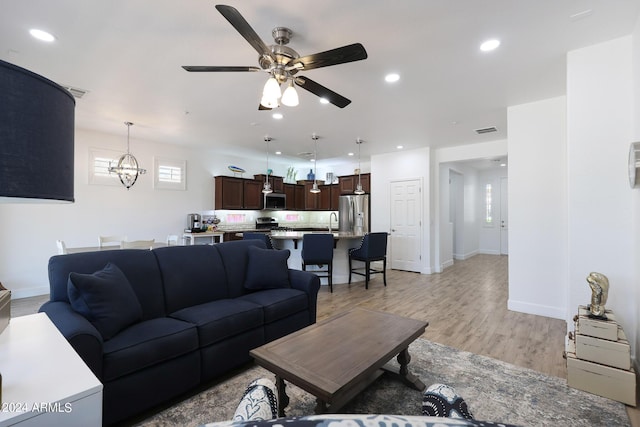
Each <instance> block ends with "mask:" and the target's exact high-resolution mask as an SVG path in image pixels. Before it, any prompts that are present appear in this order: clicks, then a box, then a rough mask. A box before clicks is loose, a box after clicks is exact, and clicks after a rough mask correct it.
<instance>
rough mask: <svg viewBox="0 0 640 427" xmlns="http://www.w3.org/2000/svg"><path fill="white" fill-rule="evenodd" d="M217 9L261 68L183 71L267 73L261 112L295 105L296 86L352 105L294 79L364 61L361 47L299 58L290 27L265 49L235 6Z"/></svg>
mask: <svg viewBox="0 0 640 427" xmlns="http://www.w3.org/2000/svg"><path fill="white" fill-rule="evenodd" d="M216 9H218V12H220V13H221V14H222V16H224V17H225V18H226V19H227V21H229V23H230V24H231V25H232V26H233V27H234V28H235V29H236V30H237V31H238V32H239V33H240V35H242V37H244V38H245V39H246V40H247V41H248V42H249V44H250V45H251V46H252V47H253V48H254V49H255V50H256V51H257V52H258V53H259V54H260V56H259V57H258V64H259V65H260V66H259V67H255V66H246V67H245V66H191V65H184V66H182V68H184V69H185V70H187V71H192V72H226V71H234V72H236V71H241V72H244V71H265V72H267V73H269V75H270V77H269V79H268V80H267V83H266V84H265V88H264V91H263V96H262V100H261V101H260V106H259V107H258V108H259V109H261V110H270V109H272V108H275V107H278V106H279V105H280V103H279V100H281V102H282V104H284V105H287V106H295V105H298V95H297V93H296V91H295V86H298V87H301V88H302V89H305V90H307V91H309V92H311V93H313V94H314V95H316V96H319V97H320V98H323V99H325V100H327V101H328V102H330V103H331V104H333V105H336V106H338V107H340V108H344V107H346V106H347V105H349V104H350V103H351V100H349V99H347V98H345V97H344V96H342V95H340V94H337V93H335V92H334V91H332V90H330V89H328V88H326V87H324V86H322V85H321V84H319V83H316V82H314V81H313V80H311V79H309V78H307V77H304V76H297V75H296V74H297V73H298V72H299V71H303V70H312V69H314V68H321V67H328V66H330V65H338V64H344V63H347V62H353V61H360V60H362V59H366V58H367V51H366V50H365V49H364V46H362V44H360V43H354V44H350V45H347V46H342V47H339V48H336V49H331V50H327V51H324V52H319V53H315V54H313V55H307V56H302V57H301V56H300V55H298V53H297V52H296V51H295V50H293V49H291V48H290V47H288V46H286V44H287V43H289V40H290V38H291V34H292V31H291V30H290V29H289V28H286V27H276V28H274V29H273V31H272V35H273V38H274V40H275V43H276V44H274V45H271V46H267V45H266V44H265V43H264V42H263V41H262V39H260V37H259V36H258V34H256V32H255V31H254V30H253V28H251V26H250V25H249V23H248V22H247V21H246V20H245V19H244V18H243V17H242V15H241V14H240V12H238V10H236V9H235V8H234V7H231V6H227V5H222V4H218V5H216ZM286 82H289V86H288V87H287V88H286V89H285V91H284V93H281V92H280V85H281V84H283V83H286Z"/></svg>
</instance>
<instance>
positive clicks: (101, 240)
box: [98, 236, 127, 248]
mask: <svg viewBox="0 0 640 427" xmlns="http://www.w3.org/2000/svg"><path fill="white" fill-rule="evenodd" d="M125 240H127V236H99V237H98V246H99V247H101V248H104V247H105V246H109V247H111V246H116V244H117V246H122V242H124V241H125Z"/></svg>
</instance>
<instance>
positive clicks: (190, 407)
mask: <svg viewBox="0 0 640 427" xmlns="http://www.w3.org/2000/svg"><path fill="white" fill-rule="evenodd" d="M409 353H410V354H411V357H412V359H411V363H410V364H409V367H410V369H411V371H412V372H413V373H414V374H416V375H417V376H418V377H419V378H420V379H421V380H422V382H423V383H424V384H425V385H427V386H429V385H431V384H434V383H442V384H448V385H450V386H452V387H453V388H455V390H456V391H457V392H458V394H459V395H461V396H462V397H463V398H464V399H465V400H466V402H467V404H468V405H469V409H470V410H471V412H472V413H473V415H474V418H475V419H477V420H484V421H493V422H501V423H508V424H516V425H522V426H605V425H606V426H629V425H630V424H629V418H628V416H627V413H626V410H625V406H624V405H623V404H622V403H619V402H615V401H613V400H609V399H605V398H602V397H599V396H595V395H592V394H589V393H585V392H582V391H580V390H576V389H573V388H570V387H568V386H567V381H566V380H565V379H562V378H557V377H551V376H547V375H543V374H540V373H538V372H536V371H532V370H530V369H525V368H520V367H517V366H514V365H511V364H508V363H505V362H502V361H499V360H496V359H491V358H488V357H484V356H479V355H476V354H472V353H468V352H465V351H458V350H456V349H453V348H450V347H447V346H444V345H440V344H436V343H432V342H430V341H427V340H423V339H418V340H416V341H415V342H414V343H413V344H411V346H410V347H409ZM394 362H395V361H394ZM260 377H267V378H270V379H273V375H272V374H271V373H269V372H268V371H266V370H265V369H263V368H261V367H259V366H255V365H249V368H248V369H247V370H245V371H243V372H240V373H238V374H236V375H234V376H232V377H230V378H227V379H224V380H222V381H220V382H219V383H217V384H215V385H213V386H212V387H211V388H209V389H207V390H204V391H202V392H200V393H198V394H196V395H194V396H192V397H190V398H188V399H186V400H184V401H182V402H179V403H177V404H176V405H174V406H172V407H170V408H167V409H166V410H163V411H161V412H159V413H157V414H155V415H153V416H151V417H149V418H147V419H145V420H143V421H141V422H140V423H138V424H136V425H139V426H145V427H151V426H178V425H179V426H198V425H201V424H204V423H208V422H214V421H225V420H229V419H230V418H231V417H232V416H233V413H234V411H235V409H236V406H237V405H238V402H239V401H240V399H241V397H242V394H243V392H244V390H245V388H246V387H247V385H248V384H249V383H250V382H251V381H252V380H254V379H256V378H260ZM287 394H288V395H289V398H290V403H289V406H288V407H287V408H286V411H287V415H288V416H302V415H310V414H313V410H314V407H315V398H314V397H313V396H311V395H309V394H308V393H306V392H305V391H303V390H301V389H299V388H298V387H295V386H293V385H291V384H287ZM421 398H422V394H421V392H419V391H417V390H413V389H411V388H409V387H406V386H405V385H403V384H401V383H400V382H399V381H395V380H393V379H391V378H387V377H386V376H384V375H383V376H382V377H381V378H379V379H378V380H377V381H376V382H374V383H373V384H372V385H371V386H370V387H369V388H367V389H366V390H365V391H364V392H362V393H361V394H360V395H359V396H358V397H356V398H355V399H354V400H352V401H351V402H350V403H349V404H347V406H345V407H344V408H343V409H342V410H341V411H340V412H341V413H350V414H397V415H420V414H421Z"/></svg>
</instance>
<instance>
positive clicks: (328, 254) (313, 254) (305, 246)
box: [300, 233, 333, 292]
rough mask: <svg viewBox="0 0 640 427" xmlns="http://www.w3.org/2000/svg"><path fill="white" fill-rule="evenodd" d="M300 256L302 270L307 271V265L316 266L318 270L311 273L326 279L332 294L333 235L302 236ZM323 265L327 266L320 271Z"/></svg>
mask: <svg viewBox="0 0 640 427" xmlns="http://www.w3.org/2000/svg"><path fill="white" fill-rule="evenodd" d="M300 255H301V257H302V270H304V271H307V265H314V264H315V265H317V266H318V268H319V269H318V270H311V272H312V273H315V274H316V275H318V276H319V277H326V278H328V280H329V290H330V291H331V292H333V234H322V233H318V234H304V235H303V236H302V251H301V252H300ZM324 265H326V266H327V269H326V270H322V266H324ZM318 273H326V274H318Z"/></svg>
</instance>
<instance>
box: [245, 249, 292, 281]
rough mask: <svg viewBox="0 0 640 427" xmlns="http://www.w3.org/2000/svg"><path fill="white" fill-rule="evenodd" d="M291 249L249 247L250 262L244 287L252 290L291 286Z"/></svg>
mask: <svg viewBox="0 0 640 427" xmlns="http://www.w3.org/2000/svg"><path fill="white" fill-rule="evenodd" d="M290 254H291V253H290V252H289V249H283V250H272V249H262V248H258V247H250V248H249V262H248V264H247V277H246V278H245V281H244V287H245V288H247V289H251V290H256V289H275V288H289V287H291V285H290V283H289V267H288V266H287V259H289V255H290Z"/></svg>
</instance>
